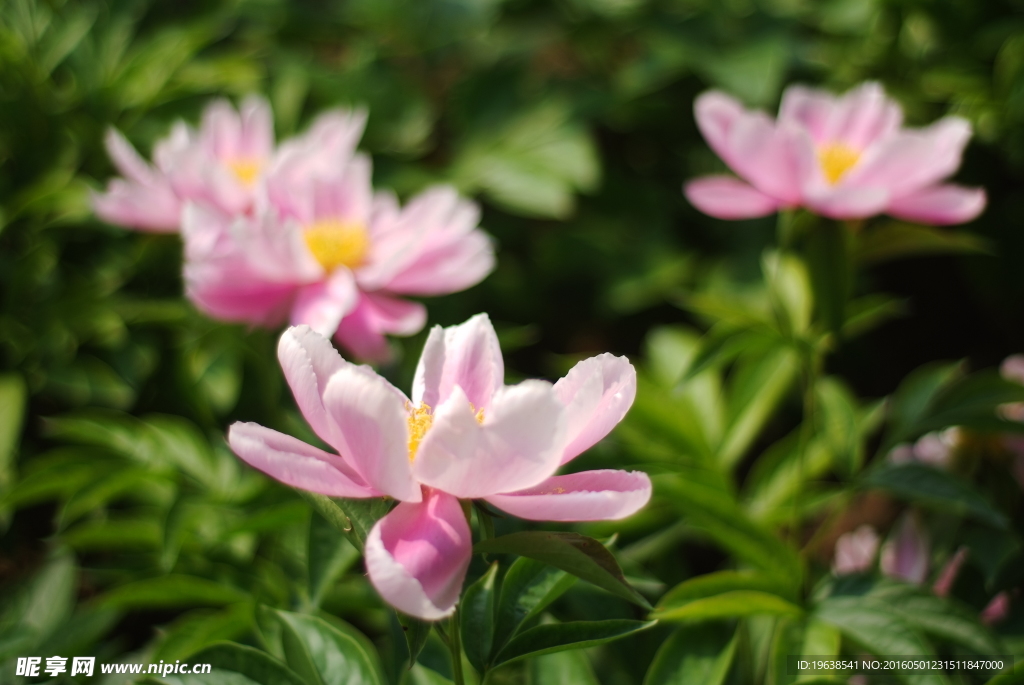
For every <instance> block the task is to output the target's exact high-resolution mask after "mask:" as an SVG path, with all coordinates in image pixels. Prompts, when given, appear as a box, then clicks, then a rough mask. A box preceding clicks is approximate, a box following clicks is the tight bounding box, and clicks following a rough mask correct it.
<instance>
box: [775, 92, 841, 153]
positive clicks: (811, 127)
mask: <svg viewBox="0 0 1024 685" xmlns="http://www.w3.org/2000/svg"><path fill="white" fill-rule="evenodd" d="M835 100H836V98H835V97H834V96H833V95H832V94H831V93H828V92H826V91H822V90H818V89H816V88H807V87H806V86H802V85H793V86H789V87H788V88H786V91H785V92H784V93H783V94H782V103H781V104H780V105H779V124H780V125H787V126H796V127H798V128H803V129H805V130H806V131H807V132H808V133H809V134H810V136H811V138H812V139H813V140H814V142H815V143H818V144H822V143H828V142H830V139H829V136H830V135H832V128H831V126H830V122H831V120H832V112H833V110H834V109H835V106H836V102H835Z"/></svg>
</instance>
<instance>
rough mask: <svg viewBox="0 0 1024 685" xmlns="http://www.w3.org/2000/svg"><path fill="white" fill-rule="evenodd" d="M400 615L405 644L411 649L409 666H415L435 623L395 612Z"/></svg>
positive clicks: (399, 619)
mask: <svg viewBox="0 0 1024 685" xmlns="http://www.w3.org/2000/svg"><path fill="white" fill-rule="evenodd" d="M395 615H396V616H397V617H398V625H400V626H401V627H402V634H403V635H404V636H405V645H406V647H407V648H408V650H409V666H410V668H411V667H414V666H415V664H416V659H417V658H418V657H419V655H420V652H422V651H423V647H424V646H425V645H426V644H427V638H429V637H430V631H431V630H432V629H433V627H434V624H433V623H430V622H428V621H421V620H419V619H418V618H413V617H412V616H407V615H406V614H403V613H401V612H399V611H396V612H395Z"/></svg>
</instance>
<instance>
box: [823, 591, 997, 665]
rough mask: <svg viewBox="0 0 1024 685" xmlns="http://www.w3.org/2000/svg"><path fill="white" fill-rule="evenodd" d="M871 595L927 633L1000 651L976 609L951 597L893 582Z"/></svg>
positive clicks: (984, 651)
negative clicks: (972, 609)
mask: <svg viewBox="0 0 1024 685" xmlns="http://www.w3.org/2000/svg"><path fill="white" fill-rule="evenodd" d="M871 596H872V597H877V598H878V599H880V600H882V601H884V602H885V603H886V604H888V606H889V607H890V608H891V609H892V610H893V611H894V612H895V613H896V614H898V615H899V616H900V617H902V618H903V620H905V621H906V622H907V623H909V624H911V625H912V626H914V627H915V628H917V629H918V630H920V631H921V632H923V633H925V634H927V635H933V636H935V637H938V638H942V639H944V640H948V641H949V642H952V643H955V644H958V645H960V646H962V647H966V648H967V649H969V650H971V651H972V652H974V653H976V654H980V655H993V654H1000V653H1002V646H1001V645H1000V643H999V640H998V638H997V637H996V635H995V634H994V633H993V632H992V631H991V629H989V628H988V626H985V625H984V624H982V623H981V621H980V620H979V619H978V615H977V612H975V611H971V610H970V609H968V608H967V607H964V606H961V605H959V604H957V603H955V602H954V601H951V600H948V599H945V598H943V597H937V596H935V595H933V594H931V593H928V592H924V591H922V590H920V589H919V588H916V587H914V586H911V585H907V584H905V583H895V582H893V583H883V584H880V585H879V587H878V589H877V590H875V591H873V592H872V593H871ZM808 653H810V652H808Z"/></svg>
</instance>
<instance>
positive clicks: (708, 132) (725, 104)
mask: <svg viewBox="0 0 1024 685" xmlns="http://www.w3.org/2000/svg"><path fill="white" fill-rule="evenodd" d="M693 114H694V118H695V119H696V121H697V127H698V128H699V129H700V132H701V135H703V136H704V140H706V141H707V143H708V146H710V147H711V149H712V150H714V151H715V154H717V155H718V156H719V157H721V158H722V160H723V161H724V162H725V163H726V164H728V165H729V166H730V167H732V166H733V161H734V160H733V154H732V153H733V151H732V145H731V144H730V142H729V136H730V133H731V132H732V129H733V127H734V126H735V125H736V122H737V121H739V120H740V119H741V118H742V117H744V116H747V112H746V110H745V109H743V105H741V104H740V103H739V101H738V100H736V99H735V98H732V97H730V96H728V95H726V94H725V93H722V92H720V91H717V90H712V91H708V92H707V93H702V94H701V95H699V96H698V97H697V99H696V100H694V102H693ZM733 168H734V169H735V167H733Z"/></svg>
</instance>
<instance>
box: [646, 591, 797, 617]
mask: <svg viewBox="0 0 1024 685" xmlns="http://www.w3.org/2000/svg"><path fill="white" fill-rule="evenodd" d="M801 613H802V611H801V609H800V607H798V606H797V605H795V604H793V603H792V602H788V601H786V600H784V599H783V598H781V597H779V596H778V595H773V594H770V593H767V592H758V591H756V590H732V591H729V592H723V593H721V594H718V595H714V596H713V597H704V598H703V599H695V600H693V601H691V602H686V603H681V604H675V605H672V606H670V607H666V608H664V609H658V610H656V611H654V612H653V613H652V614H651V618H654V619H658V620H659V621H684V622H688V623H697V622H700V621H710V620H714V619H719V618H738V617H741V616H757V615H759V614H768V615H772V616H799V615H800V614H801Z"/></svg>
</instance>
